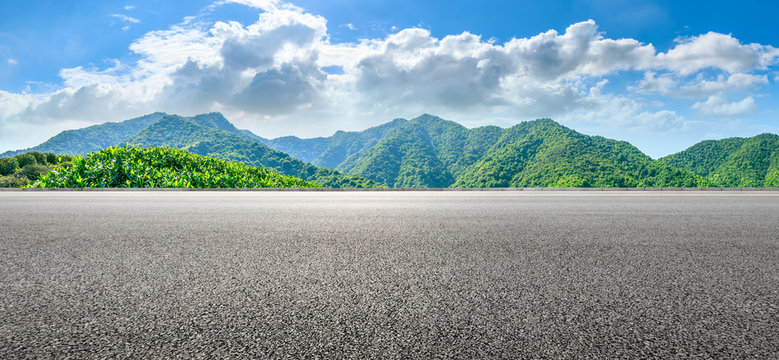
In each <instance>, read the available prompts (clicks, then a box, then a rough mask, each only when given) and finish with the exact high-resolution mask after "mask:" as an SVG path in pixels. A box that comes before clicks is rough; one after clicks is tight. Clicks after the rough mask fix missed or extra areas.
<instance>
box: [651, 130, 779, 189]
mask: <svg viewBox="0 0 779 360" xmlns="http://www.w3.org/2000/svg"><path fill="white" fill-rule="evenodd" d="M659 162H661V163H663V164H668V165H670V166H675V167H678V168H681V169H686V170H689V171H692V172H694V173H696V174H698V175H700V176H703V177H705V178H707V179H708V180H709V181H710V182H711V183H713V184H714V185H716V186H726V187H761V186H763V187H779V136H777V135H774V134H760V135H757V136H754V137H750V138H729V139H723V140H707V141H703V142H700V143H698V144H695V145H693V146H691V147H690V148H688V149H687V150H684V151H682V152H679V153H676V154H673V155H669V156H666V157H663V158H661V159H659Z"/></svg>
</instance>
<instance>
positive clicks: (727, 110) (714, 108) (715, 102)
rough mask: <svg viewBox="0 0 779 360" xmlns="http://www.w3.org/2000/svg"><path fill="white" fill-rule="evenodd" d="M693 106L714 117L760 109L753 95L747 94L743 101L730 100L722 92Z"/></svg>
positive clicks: (700, 111)
mask: <svg viewBox="0 0 779 360" xmlns="http://www.w3.org/2000/svg"><path fill="white" fill-rule="evenodd" d="M692 108H693V109H697V110H698V113H699V114H701V115H704V116H712V117H731V116H740V115H746V114H751V113H754V112H756V111H757V110H758V109H757V105H755V99H754V98H752V97H751V96H747V97H746V98H744V99H743V100H741V101H735V102H728V100H727V98H726V97H725V95H723V94H721V93H720V94H715V95H712V96H709V98H708V99H706V101H705V102H697V103H695V104H693V106H692Z"/></svg>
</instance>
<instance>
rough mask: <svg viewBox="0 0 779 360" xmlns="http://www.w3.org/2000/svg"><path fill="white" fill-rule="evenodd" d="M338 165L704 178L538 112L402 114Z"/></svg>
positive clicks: (389, 180)
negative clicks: (516, 117)
mask: <svg viewBox="0 0 779 360" xmlns="http://www.w3.org/2000/svg"><path fill="white" fill-rule="evenodd" d="M340 167H341V168H343V169H344V170H345V171H347V172H350V173H353V174H356V175H360V176H363V177H366V178H369V179H372V180H376V181H378V182H381V183H383V184H385V185H388V186H392V187H681V186H685V187H696V186H708V185H709V184H710V183H709V182H708V181H706V180H705V179H703V178H702V177H700V176H697V175H695V174H693V173H691V172H689V171H685V170H681V169H677V168H674V167H671V166H668V165H664V164H660V163H657V162H656V161H653V160H652V159H651V158H649V157H648V156H646V155H644V154H643V153H641V152H640V151H639V150H638V149H636V148H635V147H633V146H632V145H630V144H628V143H626V142H621V141H615V140H610V139H605V138H601V137H592V136H587V135H583V134H580V133H577V132H575V131H573V130H570V129H568V128H565V127H563V126H561V125H559V124H557V123H555V122H554V121H552V120H549V119H541V120H536V121H531V122H525V123H521V124H518V125H516V126H514V127H511V128H508V129H501V128H499V127H495V126H485V127H480V128H475V129H468V128H465V127H464V126H462V125H459V124H457V123H454V122H451V121H447V120H443V119H441V118H438V117H435V116H432V115H427V114H425V115H422V116H420V117H418V118H416V119H413V120H411V121H409V122H408V123H407V124H405V125H404V126H402V127H399V128H398V129H396V130H395V131H394V132H393V133H391V134H389V135H388V136H387V137H385V138H384V139H382V140H381V141H380V142H379V143H378V144H377V145H376V146H374V147H373V148H371V149H370V150H369V151H367V152H366V153H365V155H364V156H361V157H351V158H349V159H348V160H347V161H345V162H344V163H343V164H341V165H340Z"/></svg>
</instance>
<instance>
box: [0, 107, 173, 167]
mask: <svg viewBox="0 0 779 360" xmlns="http://www.w3.org/2000/svg"><path fill="white" fill-rule="evenodd" d="M165 115H166V114H165V113H161V112H156V113H153V114H149V115H144V116H141V117H137V118H134V119H130V120H125V121H121V122H107V123H104V124H100V125H93V126H89V127H85V128H82V129H76V130H66V131H63V132H61V133H59V134H57V135H55V136H53V137H52V138H50V139H49V140H46V141H45V142H43V143H42V144H40V145H38V146H35V147H31V148H29V149H24V150H16V151H7V152H4V153H3V154H0V157H9V156H13V155H18V154H22V153H26V152H29V151H39V152H50V153H55V154H66V155H80V154H86V153H88V152H92V151H97V150H100V149H103V148H106V147H109V146H111V145H116V144H120V143H122V142H124V141H125V140H127V139H128V138H130V137H131V136H133V135H135V134H137V133H138V132H139V131H141V130H143V129H144V128H145V127H147V126H149V125H151V124H153V123H155V122H157V121H158V120H160V119H162V117H163V116H165Z"/></svg>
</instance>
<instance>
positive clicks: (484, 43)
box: [0, 0, 779, 136]
mask: <svg viewBox="0 0 779 360" xmlns="http://www.w3.org/2000/svg"><path fill="white" fill-rule="evenodd" d="M228 3H232V4H239V5H244V6H248V7H251V8H253V9H257V11H258V13H259V14H258V18H257V21H256V22H254V23H251V24H246V25H244V24H241V23H238V22H233V21H217V22H214V23H204V22H202V21H200V20H198V19H197V18H196V17H191V18H187V19H185V21H183V22H182V23H180V24H176V25H173V26H171V27H170V28H168V29H162V30H157V31H152V32H149V33H147V34H145V35H144V36H142V37H140V38H139V39H137V40H136V41H134V42H133V43H132V44H131V45H130V50H131V51H132V52H133V53H134V54H135V55H136V56H137V60H136V61H133V62H120V61H115V62H114V63H113V64H112V65H111V66H108V67H107V68H92V67H84V66H79V67H74V68H69V69H63V70H62V71H61V72H60V76H61V77H62V87H61V88H60V89H59V90H56V91H53V92H48V93H41V94H35V95H28V94H15V93H9V92H0V104H2V105H3V106H2V108H0V116H1V117H2V118H0V123H2V124H6V125H8V124H14V123H22V122H27V123H34V124H45V123H53V122H62V121H79V120H80V121H83V120H84V119H89V120H88V121H92V122H103V121H107V120H121V119H125V118H129V117H131V116H137V115H140V114H143V113H149V112H153V111H167V112H177V113H183V114H193V113H197V112H204V111H223V112H225V113H226V115H227V116H228V117H229V118H231V120H235V121H236V122H238V123H239V125H243V126H246V127H250V128H252V129H254V130H258V132H259V133H260V134H262V135H265V136H275V135H286V134H290V133H292V132H293V131H292V130H291V129H295V130H296V131H295V133H296V134H298V135H324V133H323V132H330V131H332V130H335V129H339V128H349V127H350V126H351V128H365V127H367V126H370V125H374V124H377V123H380V122H384V121H386V120H387V119H391V118H395V117H399V116H413V115H418V114H419V113H422V112H431V113H436V114H440V115H442V116H447V117H449V118H452V119H454V120H460V121H464V120H468V119H476V118H478V119H481V121H483V122H495V121H497V120H499V119H510V121H511V122H516V121H517V120H520V119H527V118H534V117H556V118H560V119H568V120H569V121H570V122H575V121H590V122H600V123H604V124H605V123H609V124H612V125H615V126H626V127H646V128H654V129H672V128H674V127H679V126H683V124H684V123H685V122H687V121H688V120H687V119H685V118H684V117H682V116H680V115H678V114H677V113H676V112H674V111H672V110H669V109H662V108H656V106H653V105H651V104H646V103H644V102H642V101H641V100H640V99H637V98H635V97H633V96H632V93H657V94H661V95H680V94H685V95H684V96H687V97H697V98H696V100H700V101H699V102H697V103H696V104H695V105H694V108H695V109H697V110H698V112H699V114H702V115H706V116H710V115H709V114H712V113H717V114H719V115H717V116H736V115H741V114H745V113H749V112H753V111H756V106H755V103H754V99H753V98H752V97H751V96H750V97H747V98H745V99H743V100H741V101H738V102H734V103H729V102H727V100H725V98H726V97H725V94H726V93H727V92H729V91H745V90H751V89H755V88H758V87H759V86H762V85H765V84H767V82H768V77H767V75H763V74H759V73H755V72H759V71H765V70H767V69H768V68H769V67H771V66H773V65H776V63H777V60H778V59H779V53H778V52H777V49H775V48H773V47H771V46H767V45H760V44H743V43H741V42H740V41H739V40H738V39H736V38H734V37H733V36H731V35H727V34H718V33H707V34H703V35H700V36H697V37H689V38H683V39H679V40H678V41H677V43H676V44H675V46H674V47H672V48H671V49H669V50H668V51H666V52H660V53H658V52H657V50H656V49H655V48H654V46H653V45H652V44H646V43H642V42H640V41H638V40H635V39H613V38H609V37H607V36H606V34H604V33H602V32H601V31H599V29H598V26H597V24H596V23H595V21H593V20H588V21H584V22H580V23H576V24H572V25H570V26H569V27H567V28H566V29H565V30H564V31H563V32H558V31H556V30H549V31H546V32H543V33H540V34H537V35H534V36H530V37H524V38H514V39H511V40H509V41H507V42H504V43H496V42H495V41H494V40H491V39H483V38H482V37H481V36H479V35H476V34H472V33H469V32H463V33H460V34H453V35H448V36H444V37H442V38H438V37H435V36H433V35H432V34H431V32H430V31H429V30H427V29H421V28H408V29H402V30H400V31H397V32H395V33H393V34H390V35H387V36H386V37H383V38H374V39H364V40H361V41H359V42H356V43H338V42H333V41H332V40H331V38H330V36H329V33H328V29H327V20H326V19H325V18H323V17H321V16H318V15H314V14H310V13H307V12H305V11H304V10H302V9H301V8H299V7H296V6H294V5H292V4H289V3H286V2H283V1H280V0H220V1H218V2H216V3H214V4H213V5H212V6H213V7H216V6H221V5H223V4H228ZM115 17H116V18H117V19H120V20H122V21H125V22H127V23H135V22H137V21H138V20H137V19H134V18H131V17H127V16H125V15H121V14H115ZM9 63H10V62H9ZM323 68H338V69H339V71H337V72H332V71H331V72H330V73H328V72H326V71H324V70H323ZM711 69H714V70H716V71H718V72H720V73H721V75H719V76H717V77H716V78H711V77H708V78H707V77H705V76H703V75H699V74H700V73H701V72H702V71H704V70H706V71H711ZM626 71H640V72H644V78H643V79H642V80H640V81H638V82H637V83H636V84H635V85H632V86H630V87H628V89H629V91H630V92H631V93H626V94H615V93H608V92H605V91H604V85H605V84H606V82H607V80H608V79H609V77H611V76H613V75H615V74H619V73H621V72H626ZM698 75H699V76H698ZM690 78H692V79H693V80H689V79H690ZM742 96H743V95H742ZM704 98H705V99H706V100H705V101H704V100H703V99H704ZM710 109H717V111H712V112H710ZM366 119H368V120H366ZM471 123H473V122H471ZM301 124H306V126H304V127H301V126H300V125H301ZM301 129H302V130H301ZM301 131H310V132H308V133H301Z"/></svg>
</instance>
